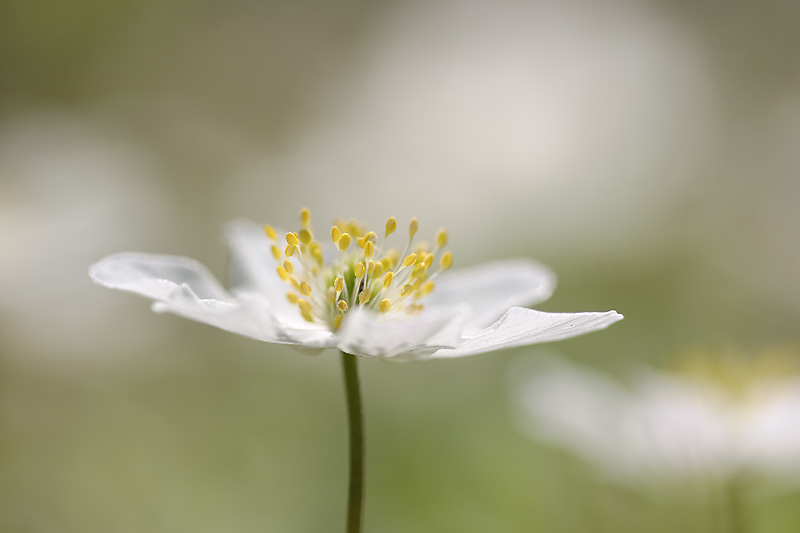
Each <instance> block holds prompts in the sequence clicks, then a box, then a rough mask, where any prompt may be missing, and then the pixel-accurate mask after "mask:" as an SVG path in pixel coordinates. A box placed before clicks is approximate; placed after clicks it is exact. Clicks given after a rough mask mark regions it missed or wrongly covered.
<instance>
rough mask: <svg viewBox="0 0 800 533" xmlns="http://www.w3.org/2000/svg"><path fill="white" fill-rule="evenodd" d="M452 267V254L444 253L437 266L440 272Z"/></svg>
mask: <svg viewBox="0 0 800 533" xmlns="http://www.w3.org/2000/svg"><path fill="white" fill-rule="evenodd" d="M452 265H453V254H451V253H450V252H445V253H444V255H443V256H442V258H441V259H440V260H439V266H440V267H441V269H442V270H447V269H448V268H450V267H451V266H452Z"/></svg>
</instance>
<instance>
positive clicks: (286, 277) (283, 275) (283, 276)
mask: <svg viewBox="0 0 800 533" xmlns="http://www.w3.org/2000/svg"><path fill="white" fill-rule="evenodd" d="M277 270H278V276H280V277H281V279H282V280H283V281H289V280H290V279H291V278H292V277H291V276H290V275H289V273H288V272H286V269H285V268H283V267H282V266H279V267H278V268H277Z"/></svg>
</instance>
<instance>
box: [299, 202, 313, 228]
mask: <svg viewBox="0 0 800 533" xmlns="http://www.w3.org/2000/svg"><path fill="white" fill-rule="evenodd" d="M310 221H311V213H309V212H308V208H307V207H304V208H303V209H301V210H300V223H301V224H302V225H303V227H304V228H305V227H306V226H308V223H309V222H310Z"/></svg>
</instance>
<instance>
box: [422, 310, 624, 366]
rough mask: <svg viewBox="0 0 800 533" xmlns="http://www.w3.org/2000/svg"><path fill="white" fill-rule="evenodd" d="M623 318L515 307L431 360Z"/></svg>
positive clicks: (556, 336)
mask: <svg viewBox="0 0 800 533" xmlns="http://www.w3.org/2000/svg"><path fill="white" fill-rule="evenodd" d="M618 320H622V315H620V314H619V313H617V312H616V311H607V312H605V313H545V312H543V311H535V310H533V309H525V308H523V307H512V308H511V309H509V310H508V311H507V312H506V314H504V315H503V316H502V318H500V320H498V321H497V322H495V323H494V324H492V325H491V326H490V327H488V328H486V329H485V330H483V331H482V332H480V333H478V334H477V335H473V336H469V337H464V338H463V339H462V340H461V342H459V344H458V346H457V347H456V348H454V349H444V350H439V351H438V352H436V353H435V354H433V355H432V356H431V359H442V358H448V357H461V356H464V355H472V354H476V353H482V352H488V351H493V350H500V349H502V348H514V347H516V346H525V345H527V344H537V343H541V342H550V341H556V340H561V339H567V338H569V337H575V336H576V335H582V334H584V333H589V332H590V331H596V330H599V329H604V328H607V327H608V326H610V325H611V324H613V323H614V322H617V321H618Z"/></svg>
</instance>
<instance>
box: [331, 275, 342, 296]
mask: <svg viewBox="0 0 800 533" xmlns="http://www.w3.org/2000/svg"><path fill="white" fill-rule="evenodd" d="M333 288H334V289H336V294H339V293H341V292H342V291H343V290H344V279H342V278H336V280H334V282H333Z"/></svg>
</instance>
